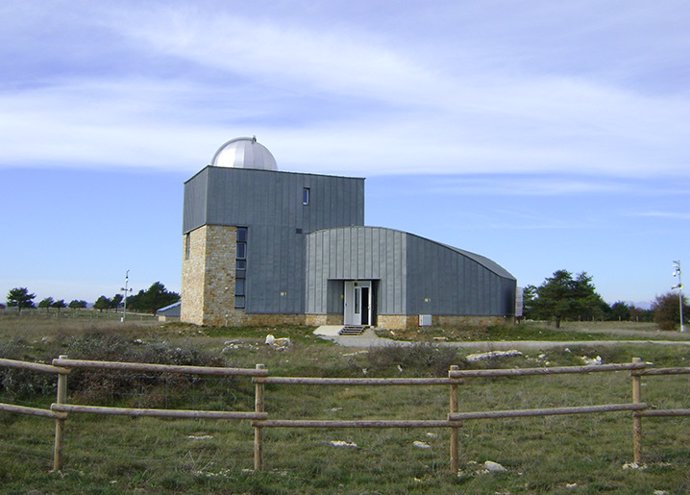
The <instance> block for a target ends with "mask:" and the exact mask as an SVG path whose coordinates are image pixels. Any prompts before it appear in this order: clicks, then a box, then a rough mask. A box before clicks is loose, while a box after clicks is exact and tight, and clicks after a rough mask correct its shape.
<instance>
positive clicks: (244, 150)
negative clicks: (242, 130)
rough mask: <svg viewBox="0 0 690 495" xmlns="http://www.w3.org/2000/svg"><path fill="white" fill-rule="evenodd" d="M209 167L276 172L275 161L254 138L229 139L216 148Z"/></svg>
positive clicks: (266, 149)
mask: <svg viewBox="0 0 690 495" xmlns="http://www.w3.org/2000/svg"><path fill="white" fill-rule="evenodd" d="M211 165H213V166H215V167H230V168H252V169H258V170H278V165H277V164H276V159H275V158H274V157H273V155H272V154H271V152H270V151H268V148H266V147H265V146H264V145H263V144H261V143H259V142H258V141H257V140H256V136H254V137H250V138H249V137H240V138H235V139H231V140H230V141H228V142H226V143H225V144H223V146H221V147H220V148H218V151H216V154H215V155H213V159H212V160H211Z"/></svg>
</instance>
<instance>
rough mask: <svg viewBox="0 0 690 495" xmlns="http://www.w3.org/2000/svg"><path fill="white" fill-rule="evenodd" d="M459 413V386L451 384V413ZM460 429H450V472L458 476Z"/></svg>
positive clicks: (456, 367)
mask: <svg viewBox="0 0 690 495" xmlns="http://www.w3.org/2000/svg"><path fill="white" fill-rule="evenodd" d="M458 369H459V367H458V366H457V365H455V364H453V365H451V367H450V371H457V370H458ZM456 412H458V384H457V383H451V385H450V413H451V414H453V413H456ZM458 433H459V431H458V428H455V427H452V428H451V429H450V472H451V473H452V474H457V472H458V468H459V461H458V441H459V439H458Z"/></svg>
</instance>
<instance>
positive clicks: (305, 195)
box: [302, 187, 311, 206]
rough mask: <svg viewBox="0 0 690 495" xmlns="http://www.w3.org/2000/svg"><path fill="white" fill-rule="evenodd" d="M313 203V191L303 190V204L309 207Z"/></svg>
mask: <svg viewBox="0 0 690 495" xmlns="http://www.w3.org/2000/svg"><path fill="white" fill-rule="evenodd" d="M310 201H311V189H310V188H308V187H305V188H304V189H302V204H303V205H305V206H306V205H308V204H309V202H310Z"/></svg>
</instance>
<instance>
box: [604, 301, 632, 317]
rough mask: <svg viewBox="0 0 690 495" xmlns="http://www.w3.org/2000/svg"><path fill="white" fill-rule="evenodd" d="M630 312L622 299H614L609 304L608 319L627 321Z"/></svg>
mask: <svg viewBox="0 0 690 495" xmlns="http://www.w3.org/2000/svg"><path fill="white" fill-rule="evenodd" d="M631 314H632V313H631V311H630V306H628V305H627V304H625V303H624V302H623V301H616V302H615V303H613V304H612V305H611V311H610V313H609V320H615V321H628V320H630V316H631Z"/></svg>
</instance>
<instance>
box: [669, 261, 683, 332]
mask: <svg viewBox="0 0 690 495" xmlns="http://www.w3.org/2000/svg"><path fill="white" fill-rule="evenodd" d="M681 275H682V272H681V269H680V260H675V261H674V262H673V276H674V277H678V285H676V286H674V287H672V289H678V305H679V306H680V331H681V332H685V324H684V323H683V280H682V279H681Z"/></svg>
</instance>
